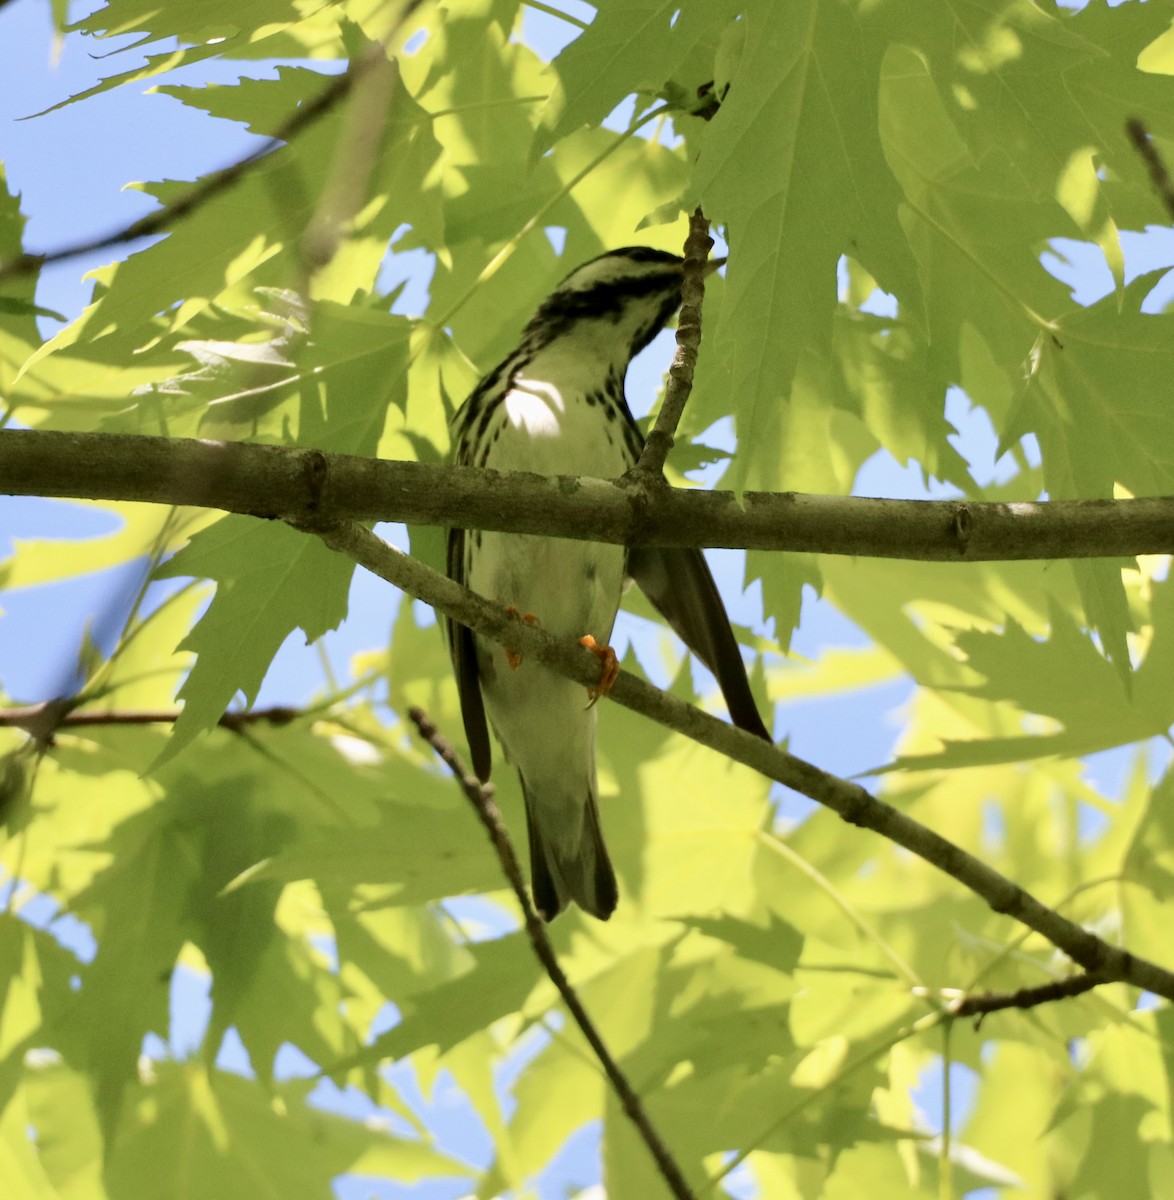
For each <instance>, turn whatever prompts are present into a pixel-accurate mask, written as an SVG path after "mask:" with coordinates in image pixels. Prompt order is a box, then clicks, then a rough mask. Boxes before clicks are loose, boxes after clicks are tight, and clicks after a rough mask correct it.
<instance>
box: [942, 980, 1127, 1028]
mask: <svg viewBox="0 0 1174 1200" xmlns="http://www.w3.org/2000/svg"><path fill="white" fill-rule="evenodd" d="M1108 982H1109V980H1108V979H1106V978H1105V977H1104V976H1103V975H1093V974H1090V973H1082V974H1080V975H1073V976H1071V978H1069V979H1057V980H1055V981H1054V982H1052V983H1042V984H1040V985H1039V986H1038V987H1022V988H1019V989H1018V991H1014V992H990V993H988V994H987V995H985V996H962V997H959V998H958V999H957V1000H955V1001H954V1002H953V1003H951V1004H950V1005H949V1011H950V1013H951V1015H952V1016H955V1017H974V1016H977V1017H979V1018H980V1019H981V1018H982V1017H984V1016H985V1015H986V1014H987V1013H992V1012H1001V1011H1002V1010H1003V1009H1006V1008H1035V1007H1036V1006H1037V1005H1039V1004H1050V1003H1051V1002H1052V1001H1053V1000H1067V999H1069V998H1070V997H1072V996H1083V995H1084V993H1085V992H1091V991H1092V989H1093V988H1095V987H1099V986H1100V985H1101V984H1102V983H1108Z"/></svg>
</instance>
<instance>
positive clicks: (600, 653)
mask: <svg viewBox="0 0 1174 1200" xmlns="http://www.w3.org/2000/svg"><path fill="white" fill-rule="evenodd" d="M579 645H580V646H586V647H587V649H588V650H590V651H591V653H592V654H594V655H595V657H596V658H598V659H599V661H600V662H601V663H602V664H603V670H602V671H601V672H600V674H599V682H598V683H597V684H596V685H595V686H594V687H590V688H588V689H587V695H588V696H590V697H591V699H590V700H589V701H588V702H587V707H588V708H591V707H593V706H594V704H595V702H596V701H597V700H598V699H599V697H600V696H606V695H607V693H608V692H610V691H611V689H612V688H613V687H615V683H616V680H617V679H619V677H620V660H619V659H618V658H616V652H615V651H614V650H613V649H612V648H611V647H610V646H601V645H600V644H599V643H598V642H597V641H596V640H595V639H594V638H593V637H592V636H591V634H589V633H585V634H584V635H583V636H582V637H581V638H580V639H579Z"/></svg>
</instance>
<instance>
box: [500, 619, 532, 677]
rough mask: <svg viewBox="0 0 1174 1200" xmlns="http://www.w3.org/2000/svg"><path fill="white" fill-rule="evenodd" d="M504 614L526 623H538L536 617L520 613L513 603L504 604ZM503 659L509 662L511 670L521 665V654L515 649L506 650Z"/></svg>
mask: <svg viewBox="0 0 1174 1200" xmlns="http://www.w3.org/2000/svg"><path fill="white" fill-rule="evenodd" d="M505 615H506V616H507V617H513V618H514V620H520V621H525V622H526V624H527V625H537V624H538V618H537V617H536V616H535V615H534V614H533V613H520V612H518V609H517V605H514V604H508V605H506V610H505ZM505 660H506V662H508V663H509V664H510V670H511V671H516V670H517V669H518V668H519V667H520V666H521V665H522V655H521V654H520V653H519V652H518V651H517V650H507V651H506V652H505Z"/></svg>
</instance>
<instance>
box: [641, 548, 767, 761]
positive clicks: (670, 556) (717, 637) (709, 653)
mask: <svg viewBox="0 0 1174 1200" xmlns="http://www.w3.org/2000/svg"><path fill="white" fill-rule="evenodd" d="M628 574H629V575H631V576H632V578H633V579H634V580H635V581H636V582H637V583H638V584H639V585H640V590H641V591H642V592H643V593H644V594H645V595H646V596H647V597H648V599H649V600H650V601H651V602H652V605H653V607H654V608H655V609H656V610H657V612H659V613H660V615H661V616H662V617H664V619H665V620H666V621H667V622H668V623H669V624H670V625H671V626H672V628H673V629H674V630H675V631H676V633H677V635H678V636H679V637H680V639H681V641H683V642H684V643H685V645H686V646H688V647H689V649H690V650H692V651H693V653H694V654H696V655H697V657H698V658H699V659H701V661H702V662H703V663H704V664H705V665H706V666H707V667H708V668H709V669H710V670H711V671H712V672H713V673H714V675H715V676H717V681H718V684H719V685H720V687H721V689H722V695H723V696H725V698H726V707H727V708H729V710H730V718H731V720H732V721H733V722H734V724H735V725H737V726H738V728H739V729H744V730H746V732H747V733H753V734H756V735H757V736H758V737H761V738H765V739H766V740H767V741H768V742H769V741H771V736H770V733H769V732H768V731H767V728H766V726H765V725H764V724H763V723H762V717H761V716H759V713H758V706H757V705H756V704H755V703H754V695H753V693H752V692H751V691H750V681H749V680H748V679H747V678H746V666H745V664H744V663H743V662H742V655H741V654H740V653H739V652H738V643H737V641H736V640H735V638H734V631H733V630H732V629H731V628H730V621H729V618H728V617H727V616H726V610H725V605H723V604H722V598H721V596H720V595H719V594H718V590H717V585H716V584H715V583H714V582H713V576H712V575H711V574H710V571H709V564H708V563H707V562H706V561H705V556H704V555H703V554H702V553H701V551H700V550H695V549H692V548H690V547H686V546H673V547H664V546H637V547H634V548H633V549H631V550H629V551H628Z"/></svg>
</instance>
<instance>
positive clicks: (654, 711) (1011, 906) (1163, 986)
mask: <svg viewBox="0 0 1174 1200" xmlns="http://www.w3.org/2000/svg"><path fill="white" fill-rule="evenodd" d="M303 528H305V529H306V530H307V532H313V533H316V534H317V535H318V536H319V537H321V538H322V540H323V542H325V543H326V545H328V546H330V547H331V548H332V549H334V550H337V551H338V552H339V553H341V554H345V555H346V556H347V557H348V558H351V559H352V560H353V561H355V562H357V563H359V564H360V565H361V566H364V567H366V568H367V569H368V570H369V571H372V572H373V573H374V574H376V575H378V576H379V577H380V578H382V579H385V580H387V581H388V582H389V583H392V584H394V585H395V586H396V587H398V588H401V589H402V590H404V591H406V592H408V593H409V594H410V595H412V596H414V597H416V598H417V599H420V600H423V601H424V602H425V603H427V604H431V605H432V606H433V608H435V609H437V610H438V611H439V612H443V613H444V614H445V615H446V616H448V617H450V618H451V619H452V620H454V621H457V622H458V623H460V624H462V625H465V626H467V627H468V628H470V629H472V630H474V631H475V632H476V633H478V634H480V635H482V636H483V637H487V638H490V639H492V640H493V641H495V642H498V643H499V644H501V645H502V646H504V647H505V648H506V649H507V650H513V651H517V652H519V653H522V654H524V655H525V656H526V658H528V659H530V660H531V661H536V662H540V663H542V664H543V665H544V666H547V667H549V668H551V669H552V670H554V671H557V672H558V673H559V674H560V675H564V676H566V677H567V678H568V679H573V680H575V681H576V682H578V683H581V684H583V686H584V687H590V686H592V685H594V684H596V683H597V682H598V680H599V660H598V659H597V658H596V657H595V656H594V655H593V654H592V653H591V652H590V651H589V650H586V649H583V648H582V647H581V646H579V645H577V644H575V643H573V642H572V643H564V642H563V641H561V640H560V639H558V638H556V637H554V636H553V635H552V634H550V633H547V632H546V631H545V630H543V629H542V628H541V627H539V626H534V625H528V624H526V623H525V622H524V621H516V620H513V619H511V617H510V616H509V615H508V614H507V612H506V611H505V610H504V609H502V608H499V607H498V606H496V605H494V604H491V603H490V602H489V601H488V600H485V599H484V598H483V597H481V596H478V595H476V593H474V592H470V591H468V590H467V589H466V588H463V587H461V585H460V584H458V583H455V582H453V580H451V579H449V578H447V577H446V576H444V575H441V574H440V573H439V572H438V571H433V570H432V569H431V568H430V567H427V566H425V565H424V564H423V563H421V562H419V561H418V560H416V559H414V558H412V557H411V556H409V555H407V554H404V553H403V552H402V551H400V550H397V549H395V547H393V546H389V545H388V544H387V543H386V542H383V541H381V540H380V539H379V538H377V537H376V536H375V535H374V534H373V533H371V532H370V531H369V530H367V529H365V528H364V527H363V526H361V525H359V524H356V523H353V522H347V523H334V524H326V525H322V524H319V525H317V526H313V527H311V526H303ZM608 694H609V697H610V698H611V699H612V700H615V701H616V702H618V703H619V704H622V705H623V706H624V707H625V708H628V709H630V710H631V711H633V712H637V713H641V714H642V715H644V716H646V717H650V718H651V719H652V720H654V721H657V722H659V723H660V724H661V725H664V726H666V727H667V728H669V729H674V730H676V731H677V732H678V733H683V734H685V735H686V736H687V737H690V738H692V739H693V740H694V741H696V742H699V743H700V744H701V745H703V746H708V747H709V748H710V749H712V750H716V751H717V752H718V753H719V754H724V755H726V756H727V757H728V758H732V759H734V760H735V761H737V762H740V763H744V764H745V765H746V766H749V767H752V768H754V769H755V770H756V771H759V772H760V773H761V774H763V775H765V776H766V777H767V778H768V779H773V780H776V781H777V782H778V783H782V784H785V785H786V786H787V787H790V788H793V789H794V790H795V791H797V792H799V793H801V794H802V795H804V796H808V797H809V798H810V799H812V800H815V801H816V802H817V803H819V804H822V805H824V806H825V807H826V808H830V809H831V810H832V811H833V812H836V813H838V814H839V815H840V816H841V817H842V818H843V819H844V820H845V821H847V822H848V823H849V824H850V825H857V826H860V827H861V828H865V829H871V830H873V831H874V832H876V833H879V834H880V835H881V836H882V837H884V838H887V839H888V840H889V841H891V842H894V843H895V844H896V845H898V846H903V847H904V848H905V849H907V850H910V851H912V853H914V854H916V855H917V856H918V857H919V858H922V859H924V860H925V861H926V862H928V863H930V864H931V865H932V866H935V867H937V868H938V869H939V870H941V871H943V872H945V873H946V874H947V875H950V876H952V877H953V878H954V879H956V880H957V881H958V882H959V883H961V884H962V885H963V886H964V887H966V888H969V889H970V890H971V891H972V892H974V893H975V894H976V895H978V896H981V897H982V899H983V900H985V901H986V902H987V904H989V905H990V907H991V908H992V909H993V910H994V911H995V912H997V913H1003V914H1006V915H1007V916H1010V917H1012V918H1014V919H1015V920H1017V921H1021V922H1022V923H1023V924H1024V925H1026V926H1028V927H1029V928H1031V929H1034V930H1035V931H1036V932H1037V933H1039V934H1042V935H1043V936H1044V937H1045V938H1047V940H1048V941H1049V942H1051V943H1052V945H1054V946H1056V947H1057V948H1058V949H1060V950H1062V951H1063V952H1064V953H1065V954H1067V955H1068V957H1069V958H1071V959H1072V960H1073V962H1075V963H1077V964H1078V965H1079V966H1081V967H1083V968H1084V970H1085V971H1086V972H1088V973H1089V974H1092V975H1096V976H1097V977H1098V978H1099V979H1101V980H1104V981H1106V982H1107V981H1112V980H1120V981H1125V982H1128V983H1132V984H1134V985H1135V986H1137V987H1140V988H1144V989H1146V990H1147V991H1151V992H1154V993H1155V994H1156V995H1159V996H1165V997H1166V998H1167V999H1171V1000H1174V973H1172V972H1171V971H1168V970H1167V969H1166V968H1164V967H1161V966H1159V965H1158V964H1156V963H1152V962H1149V961H1148V960H1146V959H1143V958H1139V957H1137V956H1136V955H1133V954H1130V953H1128V952H1127V951H1125V950H1121V949H1119V948H1118V947H1116V946H1111V945H1109V943H1107V942H1105V941H1103V940H1102V939H1101V938H1099V937H1097V936H1096V935H1095V934H1092V933H1089V932H1088V931H1087V930H1086V929H1083V928H1082V927H1081V926H1079V925H1077V924H1076V923H1075V922H1073V921H1069V920H1068V919H1067V918H1066V917H1063V916H1061V915H1060V914H1059V913H1057V912H1055V911H1054V910H1053V909H1050V908H1048V907H1047V906H1046V905H1045V904H1042V903H1041V902H1040V901H1039V900H1037V899H1036V898H1035V897H1034V896H1032V895H1031V894H1030V893H1029V892H1027V891H1025V890H1024V889H1023V888H1021V887H1019V886H1017V885H1016V884H1014V883H1012V882H1011V881H1010V880H1009V879H1007V878H1006V877H1005V876H1003V875H1000V874H999V872H998V871H995V870H993V869H992V868H991V867H989V866H987V864H986V863H984V862H982V861H981V860H980V859H978V858H976V857H975V856H974V855H973V854H970V853H968V852H967V851H965V850H963V849H962V848H961V847H959V846H956V845H954V843H953V842H950V841H948V840H947V839H946V838H944V837H942V836H941V835H940V834H937V833H934V832H933V830H931V829H929V828H927V827H926V826H924V825H922V824H921V823H920V822H918V821H915V820H913V818H911V817H908V816H906V815H905V814H904V813H902V812H900V811H898V810H897V809H896V808H894V807H893V806H892V805H890V804H886V803H885V802H884V801H881V800H877V799H876V798H875V797H873V796H872V795H870V794H869V793H868V792H866V791H865V790H864V788H862V787H860V786H859V785H858V784H855V783H851V782H849V781H848V780H846V779H840V778H839V777H838V776H835V775H831V774H829V773H828V772H827V771H823V770H820V768H819V767H816V766H813V765H812V764H811V763H808V762H805V761H804V760H803V759H801V758H796V757H795V756H794V755H792V754H788V753H786V752H785V751H783V750H780V749H779V748H778V747H777V746H772V745H769V744H768V743H766V742H764V741H762V740H761V739H760V738H757V737H754V736H753V735H751V734H748V733H744V732H743V731H742V730H740V729H736V728H735V727H734V726H732V725H727V724H726V723H725V722H724V721H719V720H718V719H717V718H716V717H712V716H710V715H709V714H708V713H704V712H702V711H701V710H700V709H697V708H694V707H692V706H691V705H688V704H685V703H683V702H682V701H680V700H678V699H676V698H675V697H673V696H670V695H668V694H667V693H665V692H662V691H660V690H659V689H657V688H655V687H653V686H652V685H651V684H648V683H645V682H644V681H643V680H640V679H637V678H636V677H635V676H633V675H630V674H628V673H626V672H621V673H620V676H619V679H618V680H617V681H616V684H615V686H614V688H613V689H612V690H611V692H609V693H608Z"/></svg>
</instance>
